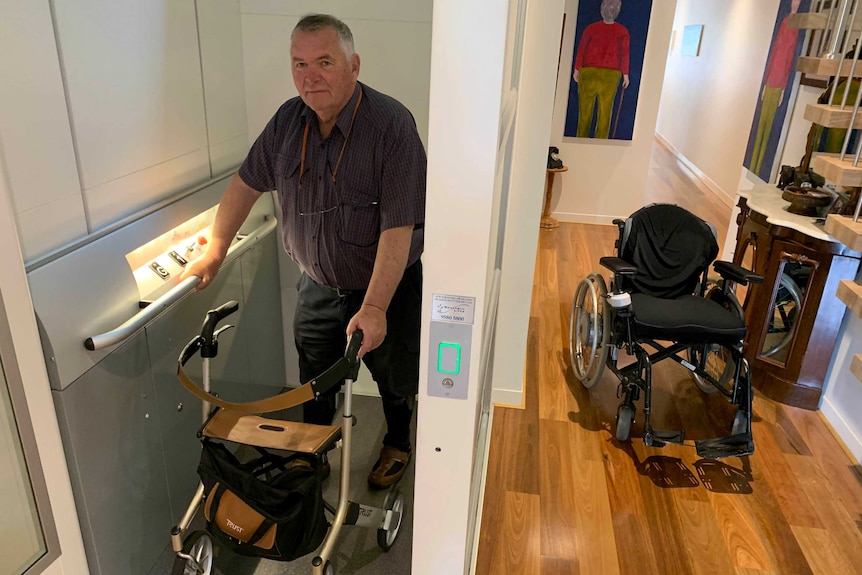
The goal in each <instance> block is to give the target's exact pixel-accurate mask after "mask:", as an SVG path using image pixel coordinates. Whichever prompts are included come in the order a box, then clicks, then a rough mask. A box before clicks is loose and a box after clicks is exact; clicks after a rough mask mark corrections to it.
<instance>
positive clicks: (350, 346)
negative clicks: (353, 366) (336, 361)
mask: <svg viewBox="0 0 862 575" xmlns="http://www.w3.org/2000/svg"><path fill="white" fill-rule="evenodd" d="M360 347H362V330H361V329H357V330H356V331H354V332H353V333H351V334H350V341H348V342H347V349H346V350H345V351H344V357H345V358H347V359H348V360H349V361H350V363H356V362H358V361H359V358H358V357H357V354H358V353H359V348H360Z"/></svg>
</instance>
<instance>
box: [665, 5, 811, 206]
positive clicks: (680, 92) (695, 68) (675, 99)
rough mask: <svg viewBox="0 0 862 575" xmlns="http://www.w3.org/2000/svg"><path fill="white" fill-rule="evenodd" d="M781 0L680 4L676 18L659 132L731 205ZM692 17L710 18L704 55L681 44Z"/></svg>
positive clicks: (693, 20)
mask: <svg viewBox="0 0 862 575" xmlns="http://www.w3.org/2000/svg"><path fill="white" fill-rule="evenodd" d="M778 3H779V0H678V3H677V9H676V16H675V18H674V24H673V29H674V31H675V35H676V44H677V46H676V47H675V48H674V49H673V50H671V52H670V53H669V54H668V57H667V69H666V71H665V77H664V90H663V92H662V96H661V106H660V108H659V115H658V124H657V125H656V132H657V134H658V135H659V136H660V137H661V138H662V139H663V140H665V141H666V142H667V143H668V144H669V145H670V147H671V148H672V149H675V150H676V151H677V152H678V154H680V155H682V156H683V157H684V158H685V159H686V160H688V162H689V163H690V164H692V165H693V166H694V168H695V172H696V173H698V172H699V175H700V176H701V177H702V179H703V180H704V182H705V183H706V184H707V185H708V186H709V187H710V188H712V189H713V191H715V192H717V194H718V195H719V197H720V198H722V199H723V200H724V201H725V203H727V204H728V205H734V204H735V203H736V192H737V189H738V184H739V174H740V168H741V166H742V162H743V159H744V156H745V148H746V146H747V145H748V136H749V134H750V133H751V122H752V119H753V118H754V110H755V108H756V105H757V97H758V91H759V90H760V82H761V79H762V77H763V70H764V68H765V66H766V58H767V54H768V52H769V44H770V41H771V40H772V38H771V32H772V28H773V27H774V25H775V17H776V14H777V13H778ZM688 24H703V25H704V28H703V38H702V43H701V48H700V56H698V57H691V56H683V55H682V54H681V51H680V49H679V45H680V44H681V38H682V32H683V27H684V26H686V25H688ZM803 147H804V142H803ZM798 160H799V159H798V158H797V159H796V160H795V162H794V164H795V163H798Z"/></svg>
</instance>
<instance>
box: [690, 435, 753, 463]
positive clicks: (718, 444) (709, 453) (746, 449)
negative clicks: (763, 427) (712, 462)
mask: <svg viewBox="0 0 862 575" xmlns="http://www.w3.org/2000/svg"><path fill="white" fill-rule="evenodd" d="M694 445H695V447H696V448H697V454H698V455H699V456H701V457H703V458H704V459H722V458H724V457H745V456H746V455H751V454H752V453H754V439H753V438H752V437H751V434H750V433H735V434H733V435H728V436H727V437H718V438H716V439H706V440H700V441H695V442H694Z"/></svg>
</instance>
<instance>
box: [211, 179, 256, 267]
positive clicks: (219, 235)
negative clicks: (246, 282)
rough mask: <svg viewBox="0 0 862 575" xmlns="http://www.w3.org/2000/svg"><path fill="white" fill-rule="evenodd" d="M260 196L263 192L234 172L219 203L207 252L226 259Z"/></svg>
mask: <svg viewBox="0 0 862 575" xmlns="http://www.w3.org/2000/svg"><path fill="white" fill-rule="evenodd" d="M260 196H261V193H260V192H258V191H257V190H255V189H253V188H250V187H249V186H247V185H246V184H245V182H243V181H242V178H240V177H239V174H234V176H233V179H232V180H231V182H230V184H229V185H228V188H227V191H225V193H224V196H223V197H222V199H221V203H219V207H218V211H217V212H216V218H215V223H214V224H213V231H212V239H211V240H210V245H209V248H208V249H207V253H209V254H211V255H213V256H214V257H217V258H218V259H220V260H223V259H224V257H225V254H227V250H228V248H229V247H230V244H231V242H232V241H233V239H234V237H236V233H237V232H238V231H239V228H240V226H242V224H243V222H244V221H245V219H246V218H247V217H248V214H249V212H250V211H251V208H252V206H254V203H255V202H256V201H257V199H258V198H259V197H260Z"/></svg>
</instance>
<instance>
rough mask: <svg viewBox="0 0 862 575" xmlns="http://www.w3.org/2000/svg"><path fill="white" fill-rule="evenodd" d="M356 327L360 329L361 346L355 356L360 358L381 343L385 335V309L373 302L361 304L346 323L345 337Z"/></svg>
mask: <svg viewBox="0 0 862 575" xmlns="http://www.w3.org/2000/svg"><path fill="white" fill-rule="evenodd" d="M357 329H361V330H362V347H360V348H359V353H358V354H357V357H359V358H362V356H364V355H365V354H366V353H368V352H369V351H371V350H373V349H375V348H376V347H377V346H379V345H380V344H381V343H383V338H385V337H386V310H384V309H383V308H380V307H377V306H375V305H373V304H368V303H364V304H362V307H361V308H359V311H358V312H356V315H354V316H353V317H352V318H350V323H348V324H347V337H348V338H349V337H350V334H352V333H353V332H354V331H355V330H357Z"/></svg>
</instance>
